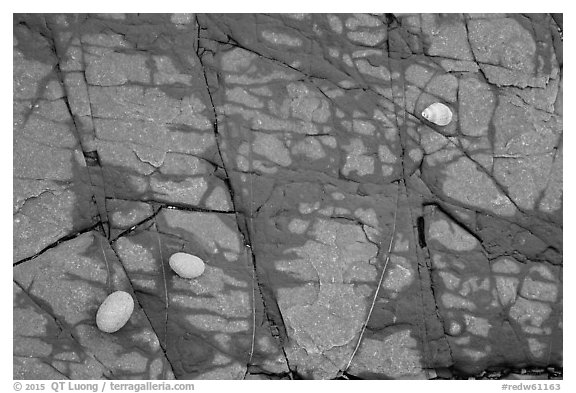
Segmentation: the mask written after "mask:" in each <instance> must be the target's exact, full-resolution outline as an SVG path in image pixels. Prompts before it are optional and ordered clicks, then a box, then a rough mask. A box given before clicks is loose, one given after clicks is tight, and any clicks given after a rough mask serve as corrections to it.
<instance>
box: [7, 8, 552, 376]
mask: <svg viewBox="0 0 576 393" xmlns="http://www.w3.org/2000/svg"><path fill="white" fill-rule="evenodd" d="M556 19H558V17H557V15H556V16H554V17H553V16H550V15H544V14H539V15H536V14H530V15H516V14H510V15H508V14H497V15H496V14H494V15H492V14H474V15H468V14H465V15H462V14H448V15H436V14H423V15H416V14H403V15H392V14H375V15H372V14H371V15H359V14H358V15H357V14H355V15H345V14H338V15H332V14H276V15H274V14H272V15H259V14H239V15H228V14H223V15H216V14H197V15H194V14H90V15H76V14H49V15H33V14H26V15H19V14H16V15H14V47H13V59H14V60H13V62H14V73H13V80H14V84H13V86H14V89H13V103H14V105H13V111H14V131H13V135H14V143H13V149H14V172H13V175H14V189H13V194H14V198H13V199H14V222H13V226H14V261H13V266H14V267H13V276H14V283H13V299H14V351H13V356H14V378H18V379H65V378H71V379H103V378H109V379H110V378H117V379H129V378H136V379H173V378H176V379H338V378H339V379H346V378H347V379H354V378H360V379H433V378H456V377H462V378H463V377H468V376H472V375H476V376H482V375H483V376H486V375H496V377H494V378H504V377H506V378H516V376H517V375H524V374H526V373H521V371H520V370H526V369H528V370H532V369H533V370H540V369H543V370H544V369H551V370H553V371H554V372H553V374H554V375H555V376H557V372H556V371H557V370H559V369H561V367H562V326H563V325H562V314H563V306H562V304H563V296H562V274H563V257H562V252H563V243H562V234H563V231H562V225H563V224H562V210H563V207H562V192H563V191H562V190H563V187H562V183H563V180H562V179H563V176H562V157H563V143H562V140H563V139H562V131H563V129H562V116H563V112H562V86H563V71H562V70H563V68H562V67H563V65H562V61H563V60H562V35H561V33H562V30H561V26H558V25H557V22H555V20H556ZM438 102H441V103H444V104H445V105H446V106H447V107H449V108H450V109H451V112H452V117H451V119H450V121H449V122H448V123H447V124H446V125H437V124H435V123H434V122H427V121H425V120H424V119H423V118H422V115H421V114H422V112H423V111H424V110H425V109H426V108H428V107H429V106H430V105H432V104H434V103H438ZM181 253H184V254H190V255H194V256H197V257H198V258H199V259H200V260H202V261H203V262H205V265H203V266H204V268H205V269H204V270H203V272H202V273H201V274H200V275H198V274H194V275H193V276H194V278H193V279H183V278H181V277H179V276H178V275H177V274H175V273H174V271H173V266H174V261H173V259H171V256H172V255H175V254H177V255H178V254H181ZM176 265H178V266H177V268H178V269H179V268H180V267H181V266H180V265H179V264H176ZM175 270H177V269H175ZM176 272H177V273H178V271H176ZM180 273H182V272H180ZM180 273H178V274H180ZM196 273H197V272H196ZM183 274H186V273H183ZM180 275H182V274H180ZM115 291H125V292H126V293H127V294H128V296H131V298H132V299H134V309H133V313H132V314H131V317H130V318H129V319H128V320H127V321H126V324H125V325H124V326H123V327H122V328H121V329H119V330H115V331H114V332H111V333H104V332H101V331H100V330H99V329H98V326H97V322H96V315H97V311H98V307H99V306H100V304H101V303H102V301H103V300H104V299H105V298H106V296H107V295H108V294H110V293H113V292H115ZM486 370H489V371H486ZM511 370H512V371H511ZM526 375H530V378H532V377H534V378H540V379H542V378H546V377H547V375H546V374H545V373H540V372H533V373H529V374H526ZM550 375H552V374H550ZM490 378H492V377H490Z"/></svg>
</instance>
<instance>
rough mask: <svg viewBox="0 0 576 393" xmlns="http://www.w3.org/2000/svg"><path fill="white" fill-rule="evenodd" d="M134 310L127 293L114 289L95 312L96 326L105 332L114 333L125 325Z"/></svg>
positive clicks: (130, 297)
mask: <svg viewBox="0 0 576 393" xmlns="http://www.w3.org/2000/svg"><path fill="white" fill-rule="evenodd" d="M132 311H134V300H133V299H132V296H130V294H129V293H127V292H124V291H116V292H113V293H111V294H110V295H108V297H107V298H106V299H105V300H104V302H103V303H102V304H101V305H100V308H98V312H97V313H96V326H98V329H100V330H102V331H103V332H106V333H114V332H116V331H118V330H120V329H121V328H122V326H124V325H126V322H128V320H129V319H130V316H131V315H132Z"/></svg>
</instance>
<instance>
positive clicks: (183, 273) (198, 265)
mask: <svg viewBox="0 0 576 393" xmlns="http://www.w3.org/2000/svg"><path fill="white" fill-rule="evenodd" d="M168 263H169V264H170V267H171V268H172V270H174V271H175V272H176V274H178V275H179V276H180V277H182V278H197V277H200V276H201V275H202V273H204V268H205V265H204V261H203V260H202V259H200V258H198V257H197V256H196V255H190V254H186V253H183V252H177V253H176V254H172V256H171V257H170V261H169V262H168Z"/></svg>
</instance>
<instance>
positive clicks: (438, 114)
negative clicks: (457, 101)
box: [422, 102, 452, 126]
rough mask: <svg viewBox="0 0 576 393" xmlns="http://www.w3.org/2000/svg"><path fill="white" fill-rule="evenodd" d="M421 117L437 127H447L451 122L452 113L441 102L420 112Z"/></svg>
mask: <svg viewBox="0 0 576 393" xmlns="http://www.w3.org/2000/svg"><path fill="white" fill-rule="evenodd" d="M422 117H423V118H425V119H426V120H428V121H429V122H431V123H434V124H437V125H439V126H445V125H448V124H449V123H450V122H451V121H452V111H451V110H450V108H448V107H447V106H446V105H444V104H442V103H441V102H435V103H434V104H432V105H430V106H429V107H428V108H426V109H424V111H423V112H422Z"/></svg>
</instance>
